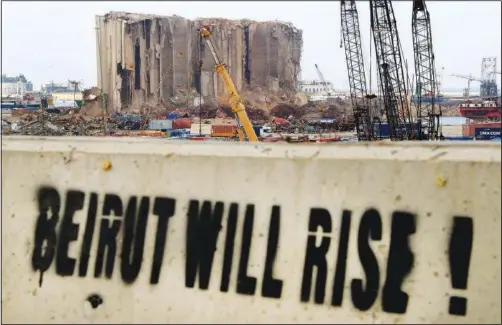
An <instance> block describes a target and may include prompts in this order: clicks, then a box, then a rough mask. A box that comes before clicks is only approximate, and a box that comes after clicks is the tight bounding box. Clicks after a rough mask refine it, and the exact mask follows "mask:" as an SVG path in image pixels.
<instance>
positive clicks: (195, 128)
mask: <svg viewBox="0 0 502 325" xmlns="http://www.w3.org/2000/svg"><path fill="white" fill-rule="evenodd" d="M190 135H203V136H205V135H211V125H210V124H199V123H196V124H192V126H191V128H190Z"/></svg>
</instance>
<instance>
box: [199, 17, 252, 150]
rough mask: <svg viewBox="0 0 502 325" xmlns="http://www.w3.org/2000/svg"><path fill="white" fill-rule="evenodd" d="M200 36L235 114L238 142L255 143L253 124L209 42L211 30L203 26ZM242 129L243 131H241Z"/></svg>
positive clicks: (224, 66) (225, 68)
mask: <svg viewBox="0 0 502 325" xmlns="http://www.w3.org/2000/svg"><path fill="white" fill-rule="evenodd" d="M199 33H200V36H202V38H203V39H204V41H205V42H206V44H207V47H208V48H209V51H210V52H211V55H212V56H213V59H214V63H215V65H216V67H215V69H216V73H217V74H218V75H219V76H220V77H221V79H222V80H223V84H224V85H225V90H226V92H227V95H228V97H229V102H230V107H231V108H232V112H234V114H235V118H236V120H237V135H238V137H239V140H240V141H245V140H246V137H247V140H248V141H249V142H257V141H258V137H257V136H256V133H255V131H254V129H253V124H252V123H251V121H250V120H249V117H248V115H247V113H246V107H245V106H244V104H243V103H242V101H241V99H240V96H239V94H238V93H237V89H236V88H235V84H234V82H233V80H232V77H230V74H229V73H228V70H227V66H226V65H225V63H222V62H221V60H220V58H219V56H218V53H216V49H215V47H214V45H213V42H212V41H211V30H210V28H209V26H205V27H202V28H200V29H199ZM242 129H244V131H243V130H242Z"/></svg>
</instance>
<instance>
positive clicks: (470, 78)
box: [451, 74, 483, 99]
mask: <svg viewBox="0 0 502 325" xmlns="http://www.w3.org/2000/svg"><path fill="white" fill-rule="evenodd" d="M451 76H452V77H457V78H462V79H467V88H465V89H464V97H465V98H466V99H469V98H470V95H471V82H472V81H479V82H483V80H481V79H479V78H476V77H473V76H472V75H468V76H467V75H463V74H452V75H451Z"/></svg>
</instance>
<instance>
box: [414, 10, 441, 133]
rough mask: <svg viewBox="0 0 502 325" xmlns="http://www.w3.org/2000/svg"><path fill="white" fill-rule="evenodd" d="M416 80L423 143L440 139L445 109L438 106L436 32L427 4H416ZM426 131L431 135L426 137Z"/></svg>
mask: <svg viewBox="0 0 502 325" xmlns="http://www.w3.org/2000/svg"><path fill="white" fill-rule="evenodd" d="M411 28H412V33H413V52H414V56H415V76H416V83H417V84H416V87H417V88H416V89H417V92H416V95H417V99H418V101H417V103H416V109H417V111H416V114H417V121H418V123H419V125H420V128H419V130H418V131H419V132H418V138H419V139H420V140H427V139H428V140H435V139H439V123H440V117H441V108H440V107H439V105H437V104H436V98H437V94H438V89H437V82H436V68H435V64H434V51H433V48H432V32H431V21H430V15H429V11H428V10H427V7H426V5H425V1H424V0H413V16H412V23H411ZM424 129H425V130H426V131H427V133H424Z"/></svg>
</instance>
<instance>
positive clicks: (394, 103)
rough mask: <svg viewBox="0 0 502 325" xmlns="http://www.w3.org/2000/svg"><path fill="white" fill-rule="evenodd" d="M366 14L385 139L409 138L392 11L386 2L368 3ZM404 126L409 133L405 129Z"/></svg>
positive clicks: (397, 37) (389, 3)
mask: <svg viewBox="0 0 502 325" xmlns="http://www.w3.org/2000/svg"><path fill="white" fill-rule="evenodd" d="M370 10H371V30H372V32H373V40H374V42H375V51H376V60H377V65H378V72H379V75H380V88H381V91H382V95H383V99H384V105H385V115H386V116H387V123H388V124H389V137H390V139H391V140H392V141H397V140H405V139H407V138H412V137H413V124H412V123H411V122H412V118H411V111H410V106H409V103H408V100H407V96H408V93H407V92H408V90H407V87H406V78H405V74H404V68H403V59H402V54H401V53H402V50H401V44H400V41H399V35H398V32H397V25H396V18H395V16H394V9H393V8H392V3H391V1H390V0H370ZM408 123H409V125H410V130H409V131H410V132H408V129H407V127H406V126H407V124H408Z"/></svg>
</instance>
